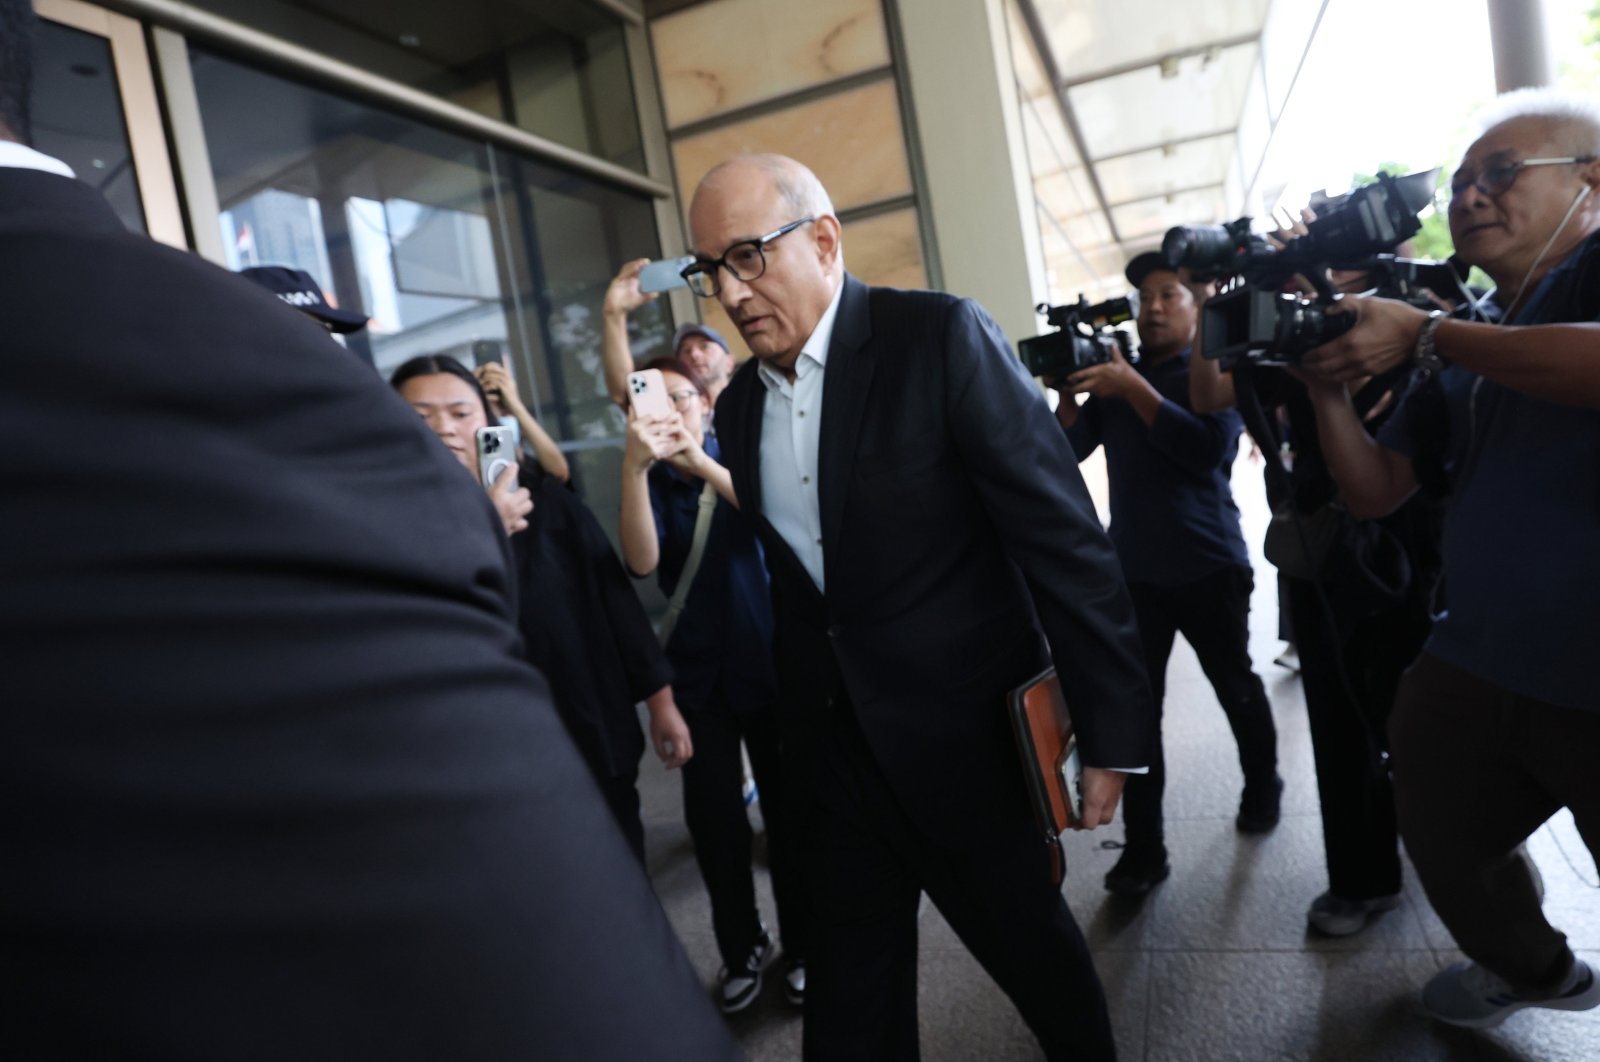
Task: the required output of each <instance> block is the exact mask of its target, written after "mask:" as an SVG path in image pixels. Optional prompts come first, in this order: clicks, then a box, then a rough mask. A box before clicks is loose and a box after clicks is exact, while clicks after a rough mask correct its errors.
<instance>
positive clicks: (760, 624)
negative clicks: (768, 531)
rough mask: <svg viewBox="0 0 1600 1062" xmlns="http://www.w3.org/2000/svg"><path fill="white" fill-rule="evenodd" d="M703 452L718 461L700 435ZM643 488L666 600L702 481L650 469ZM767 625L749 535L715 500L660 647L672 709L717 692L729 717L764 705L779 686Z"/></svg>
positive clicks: (759, 565) (756, 553) (710, 701)
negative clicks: (669, 673)
mask: <svg viewBox="0 0 1600 1062" xmlns="http://www.w3.org/2000/svg"><path fill="white" fill-rule="evenodd" d="M705 449H706V454H707V455H708V456H709V457H710V458H711V459H712V460H713V461H720V460H721V453H720V451H719V450H718V448H717V440H716V439H715V438H714V437H712V436H709V435H708V436H707V437H706V439H705ZM649 484H650V507H651V509H652V510H654V512H655V518H656V538H657V541H658V542H659V543H660V546H661V561H660V565H659V567H658V568H657V569H656V571H657V578H658V579H659V582H660V586H661V592H662V593H664V594H666V595H667V596H668V597H671V596H672V594H673V592H674V591H675V590H677V588H678V578H679V576H680V575H681V574H682V572H683V566H684V563H685V562H686V561H687V560H688V559H689V547H690V545H691V544H692V543H693V542H694V523H695V518H696V516H698V515H699V511H700V492H701V489H702V488H703V487H704V482H703V481H702V480H698V479H689V478H688V477H685V476H683V475H681V474H680V473H679V472H678V471H677V470H676V469H674V468H672V467H671V466H670V465H666V464H657V465H655V466H654V467H653V468H651V469H650V473H649ZM772 626H773V625H772V593H771V590H770V588H769V587H768V585H767V566H766V561H765V559H764V558H763V557H762V553H761V546H760V544H759V543H758V542H757V541H756V535H755V529H754V528H753V527H751V526H750V521H748V520H747V519H745V518H744V516H743V515H742V514H741V513H740V512H739V510H738V509H735V508H734V507H733V506H731V505H729V504H728V503H727V501H725V500H724V499H722V498H718V499H717V507H716V509H715V510H713V513H712V517H711V532H710V535H709V537H708V538H707V540H706V549H705V555H704V557H703V558H702V559H701V562H700V571H699V572H698V573H697V574H696V575H695V577H694V585H693V586H691V587H690V588H689V597H688V600H686V601H685V602H684V607H683V614H682V615H680V616H679V617H678V624H677V626H676V627H675V628H673V631H672V638H671V640H670V641H669V642H668V643H667V659H668V660H670V661H671V662H672V670H673V682H672V690H673V696H674V698H675V699H676V701H677V703H678V705H679V707H681V708H683V709H685V710H687V711H704V710H706V709H708V708H712V707H715V706H716V705H717V704H718V703H719V692H720V702H721V703H724V704H725V705H726V706H727V707H729V708H731V709H733V710H734V711H750V710H755V709H763V708H767V707H769V706H770V705H771V704H772V702H773V700H774V698H775V697H776V695H777V688H778V686H777V678H776V677H775V675H774V673H773V667H772Z"/></svg>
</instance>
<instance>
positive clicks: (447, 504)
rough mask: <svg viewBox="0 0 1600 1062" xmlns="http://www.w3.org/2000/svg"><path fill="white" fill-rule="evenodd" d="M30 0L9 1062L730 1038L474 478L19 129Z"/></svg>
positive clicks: (361, 380) (14, 626)
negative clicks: (577, 717)
mask: <svg viewBox="0 0 1600 1062" xmlns="http://www.w3.org/2000/svg"><path fill="white" fill-rule="evenodd" d="M30 15H31V12H30V4H29V2H28V0H0V321H3V322H4V339H3V342H0V658H3V664H0V674H3V675H4V683H5V692H4V696H3V701H4V708H3V711H0V837H3V838H4V841H3V842H0V848H3V851H0V1057H5V1058H12V1059H22V1058H27V1059H57V1058H60V1059H86V1058H161V1059H224V1058H225V1059H244V1058H260V1059H287V1058H300V1059H323V1058H326V1059H419V1060H420V1059H444V1058H448V1059H507V1058H567V1059H583V1060H589V1059H611V1058H663V1057H672V1058H679V1059H693V1060H700V1059H705V1058H731V1057H734V1055H735V1053H736V1052H735V1050H734V1047H733V1044H732V1042H731V1041H730V1039H729V1038H728V1036H727V1033H726V1030H725V1029H724V1028H723V1027H722V1023H721V1020H720V1019H719V1018H718V1017H717V1015H716V1014H715V1012H714V1011H713V1010H712V1009H711V1007H710V1005H709V1003H708V1002H707V1000H706V998H705V996H704V993H703V991H702V990H701V988H700V986H699V985H698V984H697V982H696V978H695V976H694V973H693V971H692V969H691V968H690V967H689V965H688V963H687V961H686V959H685V957H684V955H683V953H682V951H681V949H680V948H679V946H678V944H677V942H676V941H675V940H674V938H673V935H672V930H671V928H670V926H669V925H668V923H667V920H666V918H665V917H664V916H663V913H662V911H661V908H660V905H659V904H658V903H657V902H656V900H655V898H654V897H653V895H652V894H651V892H650V889H649V885H648V883H647V882H646V880H645V878H644V875H643V874H642V873H641V872H640V869H639V867H638V865H637V863H636V861H635V860H634V859H633V857H632V856H631V855H630V853H629V852H628V849H627V847H626V845H625V844H624V843H623V840H622V837H621V834H620V833H619V832H618V830H617V828H616V826H615V825H614V824H613V823H612V821H611V818H610V815H609V814H608V813H607V811H606V809H605V806H604V805H603V804H602V802H601V800H600V797H599V794H598V792H597V791H596V789H595V785H594V782H593V780H592V779H591V778H590V776H589V772H588V770H587V768H585V767H584V765H583V763H582V762H581V760H580V759H579V757H578V755H577V752H576V750H575V749H574V747H573V745H572V742H571V740H570V739H569V738H568V737H567V736H566V735H565V733H564V732H563V729H562V725H561V722H560V720H559V719H558V718H557V717H556V714H555V712H554V711H553V710H552V708H551V705H550V701H549V696H548V693H547V690H546V687H545V684H544V682H543V680H542V679H541V678H540V677H539V676H538V674H537V673H536V672H535V671H534V670H533V669H532V668H531V667H529V666H528V665H527V664H526V663H525V662H523V660H522V659H521V657H520V655H519V649H520V646H519V640H518V638H517V634H516V628H515V625H514V622H513V608H512V602H511V600H510V592H509V585H508V554H507V545H506V540H505V536H504V535H503V534H502V533H501V532H500V531H499V530H498V522H499V521H498V517H497V516H496V514H495V512H494V510H493V508H492V507H491V505H490V503H489V500H488V498H487V496H486V495H485V493H484V491H483V490H482V489H480V488H478V487H477V486H476V485H475V484H474V483H473V482H472V478H471V476H469V475H468V474H467V472H466V471H465V470H464V469H463V468H461V467H460V465H459V464H458V463H457V462H456V461H455V460H454V459H453V458H452V457H451V456H450V455H449V454H448V453H447V452H446V451H445V449H444V448H443V447H442V446H440V445H439V443H438V441H437V440H435V439H434V438H433V437H432V435H431V434H430V433H429V432H428V430H427V427H426V426H425V425H424V424H423V423H422V421H421V420H420V419H418V417H417V416H416V414H415V413H413V412H411V411H410V410H409V409H407V408H406V407H405V406H404V405H403V404H402V403H401V402H400V400H399V399H398V398H397V397H396V396H394V395H393V394H392V393H390V391H389V389H388V388H387V387H385V386H384V384H383V383H382V381H380V380H378V379H376V378H375V377H374V376H373V374H372V371H371V370H370V369H368V368H366V367H364V366H362V365H360V364H358V363H357V362H356V361H355V360H354V359H352V358H344V357H334V356H330V354H329V351H330V350H331V349H332V348H331V341H330V340H329V338H328V336H327V334H326V333H325V332H324V331H323V330H322V329H321V328H319V327H318V326H317V325H316V324H314V323H312V322H311V321H308V320H306V319H305V318H304V317H303V316H301V315H300V314H298V313H296V312H294V311H293V310H291V309H290V308H288V307H286V306H284V305H283V304H282V303H280V302H279V301H278V300H277V299H275V298H273V297H272V296H271V295H270V294H268V293H266V292H264V291H262V290H260V289H259V288H257V287H255V286H253V285H251V284H250V283H249V282H248V281H245V280H241V279H238V278H236V277H233V276H230V275H229V274H227V273H225V272H224V271H222V270H220V269H217V268H216V267H214V266H212V265H210V264H208V263H206V262H204V261H202V260H200V259H199V258H197V257H194V256H192V255H188V254H184V253H182V252H179V251H176V250H172V249H170V248H165V247H161V246H159V245H157V244H155V243H153V242H151V241H150V240H148V239H145V238H143V237H141V236H134V235H130V234H129V233H128V232H126V231H125V230H124V229H123V227H122V226H121V224H120V223H119V222H118V220H117V218H116V216H115V215H114V214H113V213H112V211H111V209H110V207H109V206H108V205H107V203H106V202H105V201H104V200H103V199H102V198H101V197H100V196H99V195H98V194H97V193H96V192H94V191H93V190H92V189H91V188H90V187H89V186H87V185H85V184H80V183H78V182H77V181H75V180H72V179H70V178H69V177H67V176H64V175H62V173H61V171H62V169H63V167H61V166H60V164H59V163H57V162H55V161H54V160H51V159H48V158H46V157H45V156H43V155H40V154H38V153H37V152H33V151H31V150H30V149H28V148H26V147H24V146H22V145H21V144H20V143H16V142H15V139H16V135H17V134H18V133H20V132H21V131H22V129H23V127H24V124H25V123H24V117H23V114H24V112H23V110H22V107H21V101H22V99H23V91H22V88H23V85H24V83H25V79H24V77H23V74H24V72H25V70H26V58H27V55H26V47H25V41H26V33H27V30H28V29H29V26H28V25H27V21H28V19H29V17H30ZM13 130H15V131H16V132H15V133H14V132H13Z"/></svg>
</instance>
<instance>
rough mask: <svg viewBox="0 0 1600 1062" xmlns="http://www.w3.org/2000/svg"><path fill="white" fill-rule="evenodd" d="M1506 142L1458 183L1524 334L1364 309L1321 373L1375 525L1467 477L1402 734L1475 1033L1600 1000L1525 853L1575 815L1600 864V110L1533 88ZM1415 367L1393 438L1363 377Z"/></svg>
mask: <svg viewBox="0 0 1600 1062" xmlns="http://www.w3.org/2000/svg"><path fill="white" fill-rule="evenodd" d="M1484 128H1485V130H1486V131H1485V132H1484V133H1483V134H1482V135H1481V136H1480V137H1479V138H1478V139H1477V141H1476V142H1474V143H1473V145H1472V146H1471V147H1470V148H1468V150H1467V152H1466V155H1465V157H1464V158H1463V160H1462V163H1461V166H1460V168H1459V169H1458V170H1457V171H1456V174H1455V176H1454V178H1453V180H1452V182H1451V195H1452V197H1451V200H1450V211H1449V221H1450V231H1451V235H1452V237H1453V238H1454V240H1455V245H1456V251H1457V254H1458V256H1459V257H1460V258H1461V259H1462V260H1463V261H1465V262H1468V263H1470V264H1473V265H1477V266H1479V267H1481V268H1482V269H1483V270H1484V271H1485V272H1486V273H1488V274H1489V276H1490V277H1491V278H1492V279H1493V280H1494V282H1495V284H1496V288H1495V292H1494V293H1493V294H1492V295H1491V296H1490V298H1489V303H1490V305H1488V306H1487V307H1484V309H1485V310H1486V313H1485V314H1484V316H1486V317H1487V318H1489V319H1498V320H1499V321H1501V322H1503V323H1501V324H1498V325H1496V324H1490V323H1486V322H1480V321H1471V320H1452V319H1447V318H1445V317H1444V316H1443V315H1441V314H1429V313H1425V312H1423V311H1420V310H1417V309H1415V308H1413V307H1411V306H1407V305H1405V304H1403V303H1398V302H1392V301H1388V300H1383V299H1361V300H1358V301H1356V302H1354V303H1353V304H1351V305H1350V306H1348V307H1347V311H1348V312H1351V313H1354V314H1355V315H1356V317H1357V323H1356V325H1355V327H1354V328H1353V329H1352V330H1351V331H1349V332H1348V333H1346V334H1345V335H1344V336H1343V337H1341V338H1340V339H1338V340H1336V341H1335V342H1332V343H1329V344H1327V345H1325V346H1323V347H1321V348H1318V349H1317V350H1316V351H1313V352H1312V353H1311V354H1310V355H1308V356H1307V358H1306V359H1305V362H1304V368H1305V369H1306V370H1307V372H1308V374H1309V375H1308V380H1310V381H1311V384H1310V394H1311V400H1312V401H1313V402H1314V403H1315V405H1316V412H1317V426H1318V430H1319V432H1320V442H1321V445H1322V447H1323V449H1324V451H1325V452H1326V454H1327V458H1328V464H1329V467H1330V469H1331V470H1332V472H1333V475H1334V477H1335V479H1336V480H1337V481H1338V483H1339V486H1340V489H1341V491H1342V492H1343V494H1344V496H1345V497H1346V498H1347V499H1348V501H1349V504H1350V507H1351V509H1352V511H1354V512H1356V513H1357V514H1359V515H1367V516H1377V515H1379V514H1383V513H1387V512H1391V511H1393V510H1395V509H1396V507H1398V506H1401V505H1402V504H1404V503H1405V502H1406V499H1407V498H1409V497H1411V496H1412V495H1413V493H1414V492H1415V491H1416V490H1417V485H1418V480H1419V478H1423V477H1425V469H1426V468H1427V467H1428V466H1429V465H1430V464H1438V465H1441V466H1442V468H1443V471H1444V473H1445V475H1446V477H1447V479H1448V485H1449V489H1450V493H1451V506H1450V510H1449V513H1448V516H1447V518H1446V530H1447V532H1448V533H1447V534H1446V536H1445V552H1444V571H1445V577H1446V579H1447V582H1448V587H1449V593H1450V607H1449V610H1448V611H1447V612H1445V613H1443V614H1441V615H1440V616H1439V617H1438V618H1437V620H1436V622H1435V625H1434V628H1433V633H1432V634H1431V636H1430V637H1429V638H1428V641H1427V645H1426V648H1425V651H1424V652H1423V654H1422V656H1421V657H1420V658H1419V659H1418V660H1417V662H1416V664H1415V665H1414V666H1412V668H1411V669H1410V670H1409V671H1408V672H1406V675H1405V679H1404V681H1403V682H1402V684H1401V687H1400V692H1399V698H1398V701H1397V703H1396V705H1395V710H1394V717H1393V719H1392V720H1391V722H1390V726H1389V730H1390V735H1391V737H1392V740H1393V748H1394V778H1395V794H1396V800H1397V805H1398V812H1399V820H1400V827H1401V831H1402V834H1403V835H1404V837H1405V840H1406V847H1407V850H1408V851H1409V852H1410V854H1411V857H1412V860H1413V861H1414V863H1415V864H1416V868H1417V873H1418V876H1419V877H1420V878H1421V880H1422V884H1423V887H1424V888H1425V889H1426V890H1427V893H1428V898H1429V900H1430V901H1431V902H1432V904H1433V907H1434V909H1435V910H1436V911H1437V912H1438V913H1439V917H1440V918H1441V919H1442V920H1443V921H1444V923H1445V925H1446V926H1448V927H1449V929H1450V931H1451V933H1452V934H1453V935H1454V936H1455V938H1456V941H1457V943H1458V944H1459V945H1460V947H1461V950H1462V951H1463V952H1465V953H1466V955H1467V956H1468V960H1469V961H1466V962H1461V963H1457V964H1455V965H1453V966H1451V967H1449V968H1448V969H1446V970H1444V971H1442V972H1440V973H1439V974H1438V975H1436V976H1435V977H1434V978H1433V979H1432V980H1431V981H1430V982H1429V983H1428V985H1427V987H1426V988H1425V989H1424V991H1423V1003H1424V1006H1425V1007H1426V1008H1427V1010H1428V1011H1429V1013H1430V1014H1432V1016H1434V1017H1435V1018H1438V1019H1439V1020H1441V1021H1446V1022H1450V1023H1452V1024H1457V1025H1466V1026H1471V1027H1486V1026H1490V1025H1495V1024H1498V1023H1499V1022H1500V1021H1501V1020H1503V1019H1504V1018H1505V1016H1506V1015H1508V1014H1510V1013H1511V1012H1512V1011H1515V1010H1517V1009H1519V1008H1522V1007H1530V1006H1534V1007H1554V1008H1559V1009H1564V1010H1584V1009H1588V1008H1590V1007H1594V1006H1595V1005H1596V1004H1600V985H1597V984H1596V980H1595V976H1594V973H1593V971H1592V970H1591V969H1590V968H1589V967H1588V966H1587V965H1586V964H1585V963H1584V962H1582V961H1581V960H1578V959H1576V958H1575V957H1574V956H1573V953H1572V951H1571V949H1570V948H1569V947H1568V946H1567V943H1566V939H1565V937H1564V936H1563V935H1562V934H1561V933H1560V932H1558V931H1557V930H1555V929H1554V928H1552V927H1551V926H1550V924H1549V923H1548V922H1547V921H1546V920H1545V918H1544V915H1543V913H1542V911H1541V910H1540V894H1539V889H1538V887H1537V882H1536V877H1535V876H1534V875H1533V874H1531V873H1530V869H1529V866H1528V864H1527V862H1526V861H1525V859H1523V858H1522V857H1521V855H1520V853H1519V851H1518V848H1519V846H1520V845H1521V844H1522V842H1523V841H1524V839H1525V838H1526V837H1527V836H1528V835H1529V834H1530V833H1531V832H1532V831H1533V830H1535V829H1537V828H1538V826H1539V825H1540V824H1541V823H1543V822H1544V821H1545V819H1547V818H1548V817H1549V816H1550V815H1551V814H1553V813H1554V812H1555V811H1557V810H1558V809H1559V808H1561V807H1563V806H1566V807H1570V808H1571V809H1572V812H1573V815H1574V817H1575V818H1576V820H1577V823H1578V828H1579V831H1580V832H1581V834H1582V835H1583V837H1584V840H1585V842H1586V843H1587V844H1588V846H1589V848H1590V851H1591V852H1594V851H1596V850H1597V842H1600V782H1597V781H1596V779H1597V774H1596V770H1595V764H1596V762H1597V760H1600V697H1597V695H1596V693H1595V687H1594V682H1593V675H1592V670H1593V662H1592V661H1593V656H1592V654H1593V648H1594V643H1595V633H1596V629H1597V624H1596V618H1595V617H1596V614H1597V610H1596V605H1595V592H1596V589H1597V588H1600V549H1597V548H1596V544H1597V543H1600V498H1597V494H1596V490H1597V486H1596V484H1600V328H1596V326H1595V323H1594V322H1596V320H1597V319H1600V235H1596V234H1597V233H1600V196H1594V195H1593V192H1594V189H1595V188H1596V186H1600V161H1597V159H1600V108H1596V106H1595V105H1594V104H1593V103H1592V102H1590V101H1587V100H1580V99H1577V98H1574V97H1571V96H1565V95H1562V94H1559V93H1556V92H1552V91H1548V90H1524V91H1521V92H1516V93H1512V94H1510V95H1508V96H1506V97H1504V98H1502V99H1501V100H1500V101H1499V102H1498V104H1497V105H1494V106H1493V107H1491V112H1490V115H1489V117H1488V119H1487V120H1486V121H1485V122H1484ZM1408 360H1414V361H1415V362H1416V363H1418V364H1419V365H1420V366H1422V367H1423V368H1424V369H1425V370H1429V371H1431V372H1433V373H1434V374H1436V375H1435V380H1434V382H1433V383H1432V384H1431V385H1430V386H1429V387H1427V388H1426V389H1422V390H1418V391H1416V392H1414V393H1413V394H1412V395H1410V396H1408V398H1407V399H1406V401H1405V404H1404V405H1403V406H1402V408H1401V410H1400V411H1399V413H1397V415H1396V416H1395V417H1394V418H1393V419H1392V421H1391V422H1390V423H1389V424H1388V425H1387V426H1386V427H1385V428H1384V429H1383V430H1382V431H1381V432H1380V433H1379V435H1378V437H1377V439H1376V440H1374V439H1372V438H1370V437H1368V435H1367V433H1366V432H1365V431H1363V430H1362V426H1361V424H1360V421H1359V420H1358V419H1357V417H1356V415H1355V413H1354V410H1353V408H1352V406H1351V402H1350V398H1349V392H1348V389H1347V386H1346V385H1347V382H1348V381H1349V380H1351V379H1352V378H1354V377H1358V376H1361V375H1366V374H1369V373H1372V372H1380V371H1383V370H1385V369H1387V368H1389V367H1391V366H1395V365H1403V364H1405V363H1406V362H1407V361H1408ZM1441 366H1442V368H1441ZM1430 406H1431V407H1432V408H1433V410H1434V411H1435V412H1436V413H1437V412H1442V416H1439V415H1435V416H1433V417H1432V418H1431V419H1430V417H1429V416H1427V413H1428V412H1429V407H1430ZM1441 407H1442V409H1441Z"/></svg>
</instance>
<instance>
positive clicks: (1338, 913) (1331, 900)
mask: <svg viewBox="0 0 1600 1062" xmlns="http://www.w3.org/2000/svg"><path fill="white" fill-rule="evenodd" d="M1399 906H1400V894H1399V893H1392V894H1390V895H1388V896H1374V897H1373V898H1372V899H1370V900H1347V899H1345V898H1344V897H1343V896H1335V895H1334V894H1333V893H1331V892H1325V893H1323V894H1322V895H1321V896H1318V897H1317V898H1316V899H1315V900H1312V901H1311V909H1310V910H1309V911H1307V912H1306V921H1307V922H1308V923H1310V925H1311V928H1312V929H1315V930H1316V931H1317V932H1318V933H1321V934H1323V935H1325V936H1329V937H1348V936H1351V935H1352V934H1355V933H1359V932H1361V931H1362V930H1363V929H1365V928H1367V924H1368V923H1369V922H1371V921H1372V920H1373V919H1374V918H1375V917H1377V916H1378V915H1380V914H1382V913H1383V912H1385V911H1392V910H1394V909H1395V908H1396V907H1399Z"/></svg>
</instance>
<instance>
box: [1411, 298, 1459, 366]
mask: <svg viewBox="0 0 1600 1062" xmlns="http://www.w3.org/2000/svg"><path fill="white" fill-rule="evenodd" d="M1448 316H1450V315H1449V314H1447V313H1445V312H1444V311H1443V310H1434V311H1432V312H1430V313H1429V314H1428V319H1427V320H1426V321H1424V322H1422V329H1421V331H1419V332H1418V333H1417V342H1416V345H1415V346H1413V347H1412V348H1411V360H1412V361H1414V362H1416V364H1417V368H1419V369H1422V370H1423V371H1424V372H1430V373H1436V372H1438V371H1439V370H1440V369H1442V368H1444V359H1443V358H1441V357H1439V355H1438V353H1437V352H1436V351H1435V350H1434V349H1433V334H1434V333H1435V332H1437V331H1438V330H1439V322H1440V321H1442V320H1444V319H1445V318H1446V317H1448Z"/></svg>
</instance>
